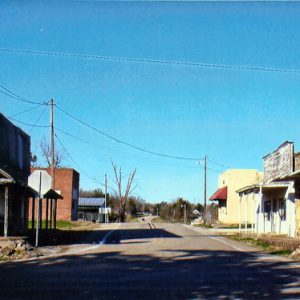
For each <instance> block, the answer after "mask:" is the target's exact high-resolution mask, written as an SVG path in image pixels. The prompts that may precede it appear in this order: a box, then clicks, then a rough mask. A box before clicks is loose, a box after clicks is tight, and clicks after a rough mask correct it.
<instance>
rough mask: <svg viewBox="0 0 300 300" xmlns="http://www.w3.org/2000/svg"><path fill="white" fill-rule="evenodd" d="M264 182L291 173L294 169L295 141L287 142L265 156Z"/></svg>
mask: <svg viewBox="0 0 300 300" xmlns="http://www.w3.org/2000/svg"><path fill="white" fill-rule="evenodd" d="M263 160H264V182H265V183H270V182H272V181H273V180H275V179H278V178H282V177H284V176H287V175H290V174H291V173H292V172H293V169H294V143H291V142H285V143H283V144H282V145H280V146H279V147H278V148H277V149H276V150H275V151H273V152H272V153H270V154H268V155H266V156H264V158H263Z"/></svg>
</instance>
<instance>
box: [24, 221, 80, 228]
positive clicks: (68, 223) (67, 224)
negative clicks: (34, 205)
mask: <svg viewBox="0 0 300 300" xmlns="http://www.w3.org/2000/svg"><path fill="white" fill-rule="evenodd" d="M36 225H37V221H35V228H36ZM48 226H49V223H48ZM78 226H80V224H78V223H77V222H72V221H60V220H57V221H56V228H58V229H73V228H74V227H78ZM31 227H32V221H28V228H31ZM42 228H46V222H45V221H42Z"/></svg>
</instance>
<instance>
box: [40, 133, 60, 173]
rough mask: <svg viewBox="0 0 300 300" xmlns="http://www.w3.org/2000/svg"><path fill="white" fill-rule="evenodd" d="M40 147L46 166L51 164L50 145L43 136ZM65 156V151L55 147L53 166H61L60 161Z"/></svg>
mask: <svg viewBox="0 0 300 300" xmlns="http://www.w3.org/2000/svg"><path fill="white" fill-rule="evenodd" d="M40 147H41V151H42V156H43V158H44V159H45V161H46V163H47V165H48V167H50V166H51V147H50V144H49V142H48V141H47V140H46V138H45V137H43V139H42V140H41V142H40ZM64 158H65V152H64V151H62V150H59V149H57V147H55V152H54V167H55V168H59V167H61V166H62V161H63V160H64Z"/></svg>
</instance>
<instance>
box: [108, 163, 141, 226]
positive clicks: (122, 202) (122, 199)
mask: <svg viewBox="0 0 300 300" xmlns="http://www.w3.org/2000/svg"><path fill="white" fill-rule="evenodd" d="M112 166H113V170H114V174H115V179H116V184H117V190H116V194H117V197H118V202H119V203H118V214H119V221H120V222H124V221H125V214H126V204H127V201H128V197H129V195H130V193H131V192H132V191H133V190H134V188H132V183H133V180H134V176H135V173H136V169H134V170H133V171H132V172H130V173H129V175H128V178H127V183H126V189H125V193H124V194H123V192H122V169H121V167H120V168H119V169H118V168H117V165H116V164H114V163H113V162H112Z"/></svg>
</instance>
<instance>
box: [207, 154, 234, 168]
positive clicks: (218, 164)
mask: <svg viewBox="0 0 300 300" xmlns="http://www.w3.org/2000/svg"><path fill="white" fill-rule="evenodd" d="M207 160H208V161H209V162H210V163H212V164H214V165H217V166H220V167H223V168H226V169H232V167H230V166H227V165H224V164H222V163H219V162H216V161H213V160H211V159H209V158H208V157H207Z"/></svg>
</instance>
